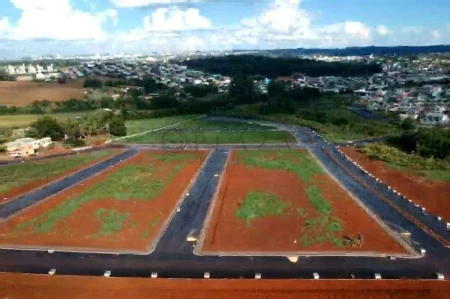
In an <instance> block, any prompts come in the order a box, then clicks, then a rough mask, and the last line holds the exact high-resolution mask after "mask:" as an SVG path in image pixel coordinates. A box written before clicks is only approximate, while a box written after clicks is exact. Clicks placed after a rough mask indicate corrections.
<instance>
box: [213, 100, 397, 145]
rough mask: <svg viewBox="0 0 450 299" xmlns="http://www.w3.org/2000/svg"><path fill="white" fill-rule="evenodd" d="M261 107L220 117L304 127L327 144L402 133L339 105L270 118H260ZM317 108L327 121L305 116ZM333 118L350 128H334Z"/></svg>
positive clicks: (242, 108)
mask: <svg viewBox="0 0 450 299" xmlns="http://www.w3.org/2000/svg"><path fill="white" fill-rule="evenodd" d="M259 105H260V104H250V105H240V106H237V107H235V108H234V109H232V110H228V111H221V112H220V113H217V114H218V115H224V116H234V117H246V118H254V119H260V120H267V121H274V122H279V123H284V124H288V125H299V126H304V127H308V128H311V129H314V130H316V131H317V132H319V133H320V134H321V135H323V136H324V137H325V138H326V139H327V140H329V141H332V142H344V141H349V140H358V139H365V138H370V137H379V136H388V135H396V134H399V133H400V132H401V129H400V128H399V127H398V126H396V125H392V124H388V123H383V122H379V121H368V120H366V119H364V118H362V117H359V116H357V115H356V114H354V113H352V112H350V111H348V110H347V109H345V108H342V107H338V106H336V105H328V104H326V103H325V105H324V106H321V105H316V104H313V105H312V107H308V108H302V109H298V110H297V114H271V115H261V114H260V113H259ZM316 108H320V109H321V111H324V112H326V114H327V117H326V118H325V120H326V121H325V122H318V121H316V120H313V119H308V118H305V117H304V113H305V112H311V111H314V109H316ZM302 115H303V116H302ZM332 118H345V119H347V120H348V121H349V125H340V126H338V125H334V124H332V123H331V122H330V120H331V119H332ZM327 121H328V122H327Z"/></svg>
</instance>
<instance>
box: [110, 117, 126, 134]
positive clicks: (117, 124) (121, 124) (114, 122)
mask: <svg viewBox="0 0 450 299" xmlns="http://www.w3.org/2000/svg"><path fill="white" fill-rule="evenodd" d="M109 133H110V134H111V135H114V136H126V135H127V127H126V126H125V121H124V120H123V118H121V117H118V116H115V117H113V118H112V119H111V121H110V123H109Z"/></svg>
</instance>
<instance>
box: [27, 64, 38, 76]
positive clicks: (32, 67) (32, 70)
mask: <svg viewBox="0 0 450 299" xmlns="http://www.w3.org/2000/svg"><path fill="white" fill-rule="evenodd" d="M28 74H31V75H35V74H37V69H36V68H35V67H34V66H33V65H31V64H30V65H29V66H28Z"/></svg>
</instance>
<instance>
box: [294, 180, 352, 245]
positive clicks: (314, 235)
mask: <svg viewBox="0 0 450 299" xmlns="http://www.w3.org/2000/svg"><path fill="white" fill-rule="evenodd" d="M305 192H306V195H307V196H308V199H309V201H310V202H311V204H312V205H313V207H314V209H315V210H316V212H317V213H318V215H319V216H318V217H315V218H308V219H307V220H306V222H305V226H304V228H303V232H302V236H301V237H300V240H301V242H302V245H304V246H308V245H314V244H322V243H325V242H331V243H333V244H334V245H335V246H343V245H344V242H343V240H342V237H341V233H342V224H341V220H340V219H339V218H338V217H336V216H334V215H333V208H332V207H331V205H330V203H329V202H328V201H327V200H326V199H325V198H324V197H323V196H322V194H321V192H320V190H319V188H317V187H315V186H312V187H309V188H307V189H306V190H305Z"/></svg>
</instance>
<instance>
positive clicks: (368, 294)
mask: <svg viewBox="0 0 450 299" xmlns="http://www.w3.org/2000/svg"><path fill="white" fill-rule="evenodd" d="M57 271H58V270H57ZM113 274H114V272H113ZM0 279H1V281H2V286H3V288H0V297H1V298H28V299H35V298H36V299H38V298H39V299H41V298H46V299H49V298H66V299H84V298H96V299H115V298H118V299H119V298H120V299H122V298H134V299H141V298H149V297H150V296H149V294H152V295H151V297H152V298H158V299H169V298H170V299H184V298H186V299H223V298H228V299H233V298H241V299H242V298H245V299H251V298H258V299H298V298H301V299H318V298H321V299H344V298H345V299H356V298H364V299H386V298H399V299H400V298H401V299H425V298H427V299H444V298H448V297H445V294H448V293H449V292H450V282H448V281H408V280H379V281H374V280H372V281H368V280H295V279H290V280H279V279H272V280H254V279H251V280H242V279H241V280H232V279H228V280H210V279H203V280H202V279H192V280H189V279H186V280H176V279H152V280H149V279H148V278H114V279H104V278H103V277H82V276H67V275H56V276H49V275H30V274H0ZM74 285H76V286H77V288H76V291H74Z"/></svg>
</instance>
